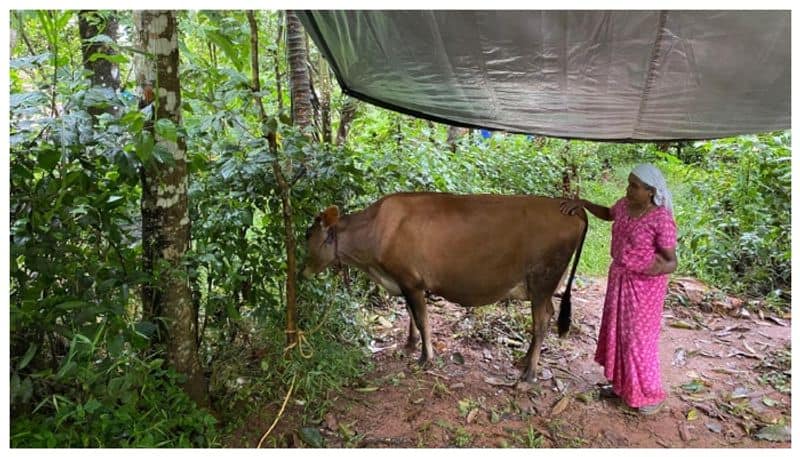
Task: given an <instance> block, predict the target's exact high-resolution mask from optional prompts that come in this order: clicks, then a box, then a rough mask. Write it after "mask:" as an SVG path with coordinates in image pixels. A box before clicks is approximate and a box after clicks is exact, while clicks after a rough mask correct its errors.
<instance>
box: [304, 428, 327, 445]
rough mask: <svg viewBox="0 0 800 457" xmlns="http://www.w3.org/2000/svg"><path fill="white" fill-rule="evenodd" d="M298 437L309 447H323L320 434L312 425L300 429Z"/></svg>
mask: <svg viewBox="0 0 800 457" xmlns="http://www.w3.org/2000/svg"><path fill="white" fill-rule="evenodd" d="M300 439H301V440H303V442H305V443H306V444H308V445H309V446H311V447H323V446H324V442H323V439H322V434H320V433H319V430H317V429H316V428H314V427H303V428H301V429H300Z"/></svg>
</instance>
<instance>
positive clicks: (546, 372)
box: [539, 367, 553, 381]
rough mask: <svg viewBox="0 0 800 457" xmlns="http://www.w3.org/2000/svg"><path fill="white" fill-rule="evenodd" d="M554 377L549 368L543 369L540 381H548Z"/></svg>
mask: <svg viewBox="0 0 800 457" xmlns="http://www.w3.org/2000/svg"><path fill="white" fill-rule="evenodd" d="M552 377H553V372H552V371H551V370H550V369H549V368H547V367H545V368H542V372H541V373H540V374H539V379H541V380H542V381H547V380H548V379H550V378H552Z"/></svg>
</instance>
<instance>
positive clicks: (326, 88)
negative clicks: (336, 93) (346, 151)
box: [317, 55, 331, 144]
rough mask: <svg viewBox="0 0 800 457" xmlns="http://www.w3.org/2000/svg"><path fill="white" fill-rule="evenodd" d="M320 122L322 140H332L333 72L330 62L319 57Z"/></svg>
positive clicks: (324, 141)
mask: <svg viewBox="0 0 800 457" xmlns="http://www.w3.org/2000/svg"><path fill="white" fill-rule="evenodd" d="M317 68H319V122H320V132H322V142H323V143H328V144H330V142H331V73H330V70H329V69H328V62H327V61H326V60H325V58H323V57H322V55H320V57H319V65H318V67H317Z"/></svg>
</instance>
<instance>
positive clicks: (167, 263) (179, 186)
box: [134, 10, 207, 405]
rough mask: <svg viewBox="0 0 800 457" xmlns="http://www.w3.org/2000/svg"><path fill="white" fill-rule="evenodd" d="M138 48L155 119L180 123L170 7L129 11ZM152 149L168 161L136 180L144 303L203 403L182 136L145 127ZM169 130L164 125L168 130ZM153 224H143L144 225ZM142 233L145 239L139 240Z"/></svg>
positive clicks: (189, 386)
mask: <svg viewBox="0 0 800 457" xmlns="http://www.w3.org/2000/svg"><path fill="white" fill-rule="evenodd" d="M134 24H135V26H136V30H137V33H138V39H139V41H138V42H139V45H140V47H141V49H142V51H144V52H147V53H149V54H151V55H152V58H151V59H148V60H145V61H143V62H144V64H143V65H141V66H140V67H139V68H137V80H139V81H154V84H153V88H154V95H155V99H154V107H153V114H154V116H153V117H154V120H155V122H154V123H153V124H155V125H158V123H159V122H163V121H164V120H167V121H170V123H171V124H172V125H173V126H174V127H175V130H179V128H180V125H181V88H180V78H179V75H178V63H179V57H178V29H177V24H176V19H175V15H174V14H173V12H171V11H152V10H145V11H134ZM150 129H151V132H152V134H153V135H154V138H155V141H156V147H160V148H164V150H166V151H168V152H169V153H170V155H171V158H172V163H169V164H168V165H163V166H157V165H156V164H154V163H149V164H144V165H145V166H144V167H143V172H142V176H143V178H144V179H143V182H142V186H143V188H142V225H143V227H142V237H143V239H142V243H143V244H144V246H145V247H146V249H145V255H146V256H150V257H149V258H148V257H146V258H145V261H144V263H145V265H146V266H149V267H150V269H151V270H150V271H148V273H150V274H152V276H151V278H152V280H151V281H152V285H153V287H154V288H155V290H157V291H158V293H157V294H155V301H154V302H152V303H150V306H151V310H150V311H151V312H153V313H154V314H153V316H152V317H161V318H163V319H164V321H165V322H166V329H167V334H166V341H167V358H168V360H169V362H170V364H171V365H172V366H173V367H174V368H175V369H176V370H177V371H178V372H180V373H183V374H185V375H186V376H187V381H186V383H185V384H184V386H183V387H184V390H186V392H187V393H188V394H189V396H190V397H191V398H192V399H193V400H194V401H195V402H197V403H198V404H201V405H205V404H207V397H206V382H205V378H204V377H203V372H202V370H201V366H200V360H199V358H198V348H197V315H196V313H195V311H194V306H193V304H192V295H191V289H190V287H189V275H188V272H187V271H186V267H185V265H184V258H185V255H186V253H187V251H188V250H189V247H190V238H189V236H190V226H189V211H188V201H187V200H188V197H187V189H188V184H189V181H188V178H189V177H188V172H187V166H186V143H185V140H184V138H183V137H181V136H180V135H178V136H177V137H176V138H175V137H172V136H171V135H168V136H169V137H167V136H162V135H160V134H159V133H157V132H156V131H155V129H153V127H152V125H151V127H150ZM169 130H170V129H167V131H169ZM149 224H153V225H152V226H149V227H147V229H146V227H145V225H149ZM145 237H147V238H145Z"/></svg>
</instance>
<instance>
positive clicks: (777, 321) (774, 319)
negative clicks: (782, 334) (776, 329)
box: [767, 316, 787, 327]
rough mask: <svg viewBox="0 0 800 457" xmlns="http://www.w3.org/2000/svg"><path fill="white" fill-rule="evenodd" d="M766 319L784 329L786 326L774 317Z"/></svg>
mask: <svg viewBox="0 0 800 457" xmlns="http://www.w3.org/2000/svg"><path fill="white" fill-rule="evenodd" d="M767 319H769V320H771V321H772V322H775V323H776V324H778V325H780V326H781V327H786V325H787V324H786V322H784V321H782V320H780V319H778V318H777V317H775V316H769V317H768V318H767Z"/></svg>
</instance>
